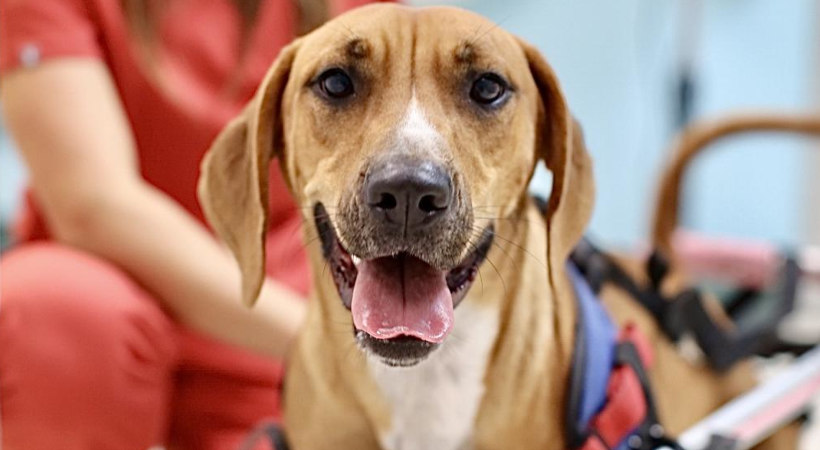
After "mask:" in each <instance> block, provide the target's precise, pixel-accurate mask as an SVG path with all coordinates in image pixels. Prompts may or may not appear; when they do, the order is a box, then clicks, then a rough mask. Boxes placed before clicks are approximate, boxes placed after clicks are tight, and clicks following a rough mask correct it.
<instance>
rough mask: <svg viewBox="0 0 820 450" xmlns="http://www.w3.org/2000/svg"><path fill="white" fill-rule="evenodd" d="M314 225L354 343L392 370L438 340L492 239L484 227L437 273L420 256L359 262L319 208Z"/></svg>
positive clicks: (399, 255)
mask: <svg viewBox="0 0 820 450" xmlns="http://www.w3.org/2000/svg"><path fill="white" fill-rule="evenodd" d="M314 220H315V222H316V227H317V230H318V231H319V236H320V239H321V242H322V252H323V254H324V257H325V259H326V261H327V262H328V267H329V269H330V272H331V275H332V278H333V281H334V282H335V284H336V288H337V290H338V292H339V296H340V297H341V300H342V304H343V305H344V306H345V307H346V308H347V309H348V310H350V312H351V316H352V318H353V332H354V334H355V340H356V342H357V343H358V345H359V347H361V348H362V350H364V351H365V353H367V354H369V355H371V356H374V357H376V358H377V359H378V360H380V361H381V362H383V363H384V364H386V365H388V366H394V367H408V366H413V365H415V364H418V363H419V362H421V361H423V360H424V359H425V358H427V357H428V356H429V355H430V354H431V353H432V352H433V351H435V349H437V348H438V347H439V346H440V344H441V343H442V342H443V341H444V339H445V338H446V337H447V335H448V334H449V333H450V331H451V330H452V328H453V322H454V316H453V311H454V309H455V308H456V307H457V306H458V305H459V304H460V303H461V301H462V300H463V299H464V297H465V295H466V294H467V292H468V291H469V289H470V287H471V286H472V284H473V282H474V281H475V278H476V276H477V274H478V269H479V267H480V265H481V263H482V262H483V261H484V259H485V258H486V256H487V253H488V252H489V249H490V247H491V245H492V240H493V229H492V226H488V227H487V228H486V229H485V230H484V231H483V232H482V234H481V236H480V238H479V240H478V241H477V242H478V243H477V244H476V245H471V247H470V249H471V251H470V252H469V253H468V254H467V256H465V257H464V258H463V259H462V260H461V261H460V262H457V263H456V264H452V266H451V267H448V268H445V269H444V270H441V269H439V268H436V267H434V266H433V265H432V264H430V263H429V262H428V260H426V259H425V258H424V255H417V254H410V253H409V252H404V251H400V252H398V253H396V252H395V250H391V252H390V253H388V254H386V255H378V254H377V255H371V256H372V257H370V258H360V257H358V256H356V255H354V254H351V253H350V252H349V251H348V250H347V249H346V248H345V247H344V246H343V245H342V243H341V240H340V239H339V236H338V235H337V234H336V229H335V228H334V226H333V223H332V222H331V220H330V218H329V216H328V214H327V212H326V211H325V208H324V206H322V205H321V204H317V205H316V207H315V208H314ZM431 250H435V249H431Z"/></svg>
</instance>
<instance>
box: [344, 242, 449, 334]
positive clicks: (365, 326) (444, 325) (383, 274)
mask: <svg viewBox="0 0 820 450" xmlns="http://www.w3.org/2000/svg"><path fill="white" fill-rule="evenodd" d="M358 270H359V274H358V276H357V277H356V284H355V285H354V286H353V300H352V305H351V311H352V312H353V324H354V325H356V328H358V329H359V330H362V331H364V332H366V333H367V334H369V335H371V336H373V337H375V338H377V339H390V338H394V337H396V336H401V335H405V336H413V337H416V338H419V339H423V340H425V341H427V342H432V343H440V342H442V341H443V340H444V338H445V337H446V336H447V334H449V333H450V330H451V329H452V328H453V297H452V295H451V294H450V290H449V289H448V288H447V281H446V280H445V278H444V273H443V272H441V271H439V270H436V269H434V268H433V267H431V266H430V265H428V264H427V263H425V262H424V261H421V260H420V259H417V258H413V257H412V256H405V257H403V258H391V257H388V258H379V259H374V260H370V261H362V262H361V264H359V266H358Z"/></svg>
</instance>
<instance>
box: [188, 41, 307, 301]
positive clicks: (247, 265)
mask: <svg viewBox="0 0 820 450" xmlns="http://www.w3.org/2000/svg"><path fill="white" fill-rule="evenodd" d="M298 48H299V41H298V40H297V41H294V42H293V43H291V44H290V45H288V46H287V47H285V48H284V49H282V51H281V52H280V53H279V56H278V57H277V59H276V61H275V62H274V63H273V65H272V66H271V68H270V69H269V70H268V73H267V74H266V75H265V78H264V80H263V81H262V84H261V85H260V86H259V88H258V90H257V91H256V94H255V95H254V97H253V99H252V100H251V101H250V102H249V103H248V105H247V106H246V107H245V109H244V110H243V111H242V113H241V114H240V115H239V116H238V117H236V118H235V119H233V120H232V121H231V122H230V123H229V124H228V125H227V126H226V127H225V128H224V129H223V130H222V132H221V133H220V134H219V136H218V137H217V138H216V140H215V141H214V143H213V144H212V145H211V148H210V149H209V150H208V153H207V154H206V155H205V158H204V159H203V161H202V166H201V170H200V178H199V186H198V195H199V202H200V204H201V206H202V209H203V211H204V213H205V217H206V218H207V220H208V222H209V223H210V224H211V226H212V227H213V229H214V230H215V231H216V233H217V234H218V235H219V237H220V238H221V239H222V240H223V241H225V243H226V244H227V245H228V247H229V248H230V249H231V251H232V252H233V254H234V256H235V257H236V260H237V262H238V263H239V268H240V270H241V272H242V301H243V302H244V303H245V304H246V305H249V306H250V305H253V303H254V302H255V301H256V297H257V296H258V295H259V290H260V289H261V287H262V282H263V280H264V277H265V233H266V232H267V229H268V226H267V225H268V173H269V165H270V162H271V159H272V158H274V157H276V156H278V155H280V154H281V153H282V151H283V148H284V138H283V136H282V117H281V105H282V95H283V93H284V91H285V86H287V82H288V77H289V75H290V70H291V66H292V64H293V59H294V57H295V56H296V52H297V50H298Z"/></svg>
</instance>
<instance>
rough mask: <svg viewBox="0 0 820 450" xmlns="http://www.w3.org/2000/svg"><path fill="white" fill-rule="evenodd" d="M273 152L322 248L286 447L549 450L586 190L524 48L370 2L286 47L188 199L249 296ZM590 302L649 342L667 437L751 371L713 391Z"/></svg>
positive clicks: (430, 14)
mask: <svg viewBox="0 0 820 450" xmlns="http://www.w3.org/2000/svg"><path fill="white" fill-rule="evenodd" d="M272 158H278V159H279V162H280V164H281V167H282V170H283V173H284V176H285V179H286V180H287V182H288V184H289V186H290V188H291V190H292V192H293V195H294V196H295V198H296V199H297V200H298V203H299V204H300V205H302V206H306V207H308V208H307V209H305V211H306V214H305V233H306V235H307V236H308V237H315V236H319V237H320V238H321V239H320V243H321V246H320V245H318V244H317V245H311V246H310V257H311V258H310V259H311V264H312V270H313V274H314V290H313V292H314V296H313V300H312V303H311V308H310V313H309V316H308V320H307V323H306V326H305V329H304V332H303V333H302V335H301V337H300V339H299V342H298V346H297V348H296V350H295V351H294V354H293V357H292V359H291V361H290V365H289V372H288V379H287V387H286V396H285V402H286V404H285V410H286V429H287V432H288V435H289V438H290V441H291V443H292V445H293V447H294V448H295V449H297V450H301V449H377V448H385V449H396V450H398V449H401V450H413V449H419V450H421V449H436V450H448V449H453V450H455V449H472V448H476V449H530V448H531V449H539V450H541V449H560V448H565V446H566V445H565V436H564V430H565V428H564V417H565V412H564V409H565V403H566V402H565V399H566V390H567V389H566V387H567V383H568V380H567V376H568V371H569V368H570V362H571V356H572V353H573V345H574V344H573V343H574V327H575V322H576V306H575V294H574V291H573V288H572V286H571V285H570V283H569V281H568V279H567V275H566V273H565V261H566V260H567V256H568V253H569V252H570V251H571V249H572V248H573V246H574V245H575V244H576V242H577V241H578V240H579V238H580V237H581V235H582V233H583V231H584V229H585V227H586V224H587V221H588V219H589V216H590V212H591V209H592V204H593V191H594V188H593V179H592V167H591V163H590V160H589V156H588V155H587V152H586V150H585V148H584V144H583V139H582V136H581V132H580V129H579V127H578V126H577V125H576V123H575V122H574V121H573V119H572V116H571V114H570V112H569V109H568V107H567V104H566V101H565V100H564V97H563V95H562V93H561V89H560V88H559V84H558V81H557V79H556V77H555V75H554V73H553V71H552V69H551V68H550V67H549V65H548V64H547V63H546V62H545V61H544V59H542V57H541V56H540V55H539V54H538V53H537V51H536V50H535V49H533V48H532V47H530V46H529V45H527V44H525V43H524V42H522V41H520V40H518V39H517V38H515V37H513V36H512V35H510V34H508V33H506V32H504V31H502V30H501V29H499V28H498V27H496V26H495V25H494V24H492V23H490V22H488V21H486V20H485V19H483V18H481V17H478V16H476V15H474V14H471V13H468V12H465V11H462V10H458V9H453V8H431V9H419V10H416V9H410V8H406V7H401V6H386V5H379V6H371V7H366V8H362V9H358V10H356V11H353V12H350V13H348V14H346V15H344V16H341V17H339V18H338V19H336V20H333V21H331V22H329V23H328V24H326V25H325V26H323V27H321V28H320V29H318V30H316V31H315V32H313V33H311V34H309V35H307V36H305V37H303V38H301V39H298V40H297V41H295V42H294V43H293V44H291V45H290V46H288V47H287V48H285V49H284V50H283V51H282V53H281V54H280V56H279V58H278V60H277V61H276V63H275V64H274V65H273V67H272V68H271V70H270V72H269V73H268V75H267V77H266V78H265V81H264V82H263V84H262V86H261V87H260V89H259V91H258V93H257V96H256V97H255V99H254V100H253V101H252V102H251V103H250V104H249V106H248V107H247V108H246V110H245V112H244V113H243V115H242V116H240V117H239V118H237V119H235V120H234V121H233V122H232V123H231V124H230V125H228V127H227V128H226V129H225V130H224V131H223V132H222V134H221V135H220V136H219V138H218V139H217V140H216V142H215V143H214V145H213V148H212V149H211V151H210V153H209V155H208V157H207V159H206V161H205V163H204V166H203V182H202V184H201V188H200V189H201V190H200V195H201V199H202V202H203V206H204V208H205V210H206V213H207V215H208V217H209V219H210V221H211V223H212V224H213V226H214V227H215V229H216V231H217V232H218V233H219V234H220V236H222V238H223V239H224V240H225V241H226V242H227V243H228V244H229V246H230V247H231V249H232V250H233V251H234V253H235V254H236V256H237V259H238V261H239V263H240V266H241V269H242V272H243V276H244V282H243V287H242V291H243V297H244V299H245V300H246V301H247V302H249V303H252V302H253V299H254V298H255V297H256V294H257V292H258V290H259V288H260V284H261V282H262V279H263V261H264V254H263V251H264V246H263V238H264V234H265V229H266V223H267V213H266V205H267V201H266V200H267V174H268V165H269V163H270V162H271V159H272ZM539 159H540V160H543V161H544V162H545V163H546V165H547V167H548V168H549V169H550V170H551V171H552V173H553V176H554V181H553V188H552V196H551V198H550V201H549V207H548V213H547V216H546V217H543V216H542V215H541V214H539V212H538V211H537V209H536V208H535V207H534V206H533V204H532V203H531V202H530V200H529V198H528V194H527V184H528V182H529V180H530V177H531V175H532V172H533V169H534V167H535V164H536V162H537V161H538V160H539ZM636 276H639V274H638V273H636ZM476 278H478V280H477V281H478V282H477V283H473V282H474V281H476ZM473 284H475V285H473ZM669 288H670V289H671V288H672V287H671V286H670V287H669ZM603 296H604V298H605V300H604V301H605V303H606V306H607V308H608V309H609V311H610V312H611V314H612V316H613V317H614V318H615V320H616V321H617V322H618V323H625V322H627V321H631V322H634V323H636V324H637V326H638V327H639V328H641V329H642V330H643V331H644V333H645V334H646V335H648V336H649V337H650V338H652V342H653V346H654V350H655V365H654V368H653V370H652V371H651V379H652V382H653V384H654V387H655V391H656V401H657V403H658V406H659V409H660V415H661V419H662V422H663V423H664V424H665V425H666V427H667V430H669V431H670V432H671V433H673V434H674V433H677V432H679V431H681V430H682V429H683V428H684V427H686V426H688V425H690V424H692V423H693V422H694V421H696V420H697V419H698V418H700V417H702V416H704V415H705V414H706V413H707V412H708V411H710V410H711V409H713V408H714V407H716V406H717V405H719V404H720V403H721V402H723V401H725V400H726V399H727V398H729V397H730V396H732V395H735V394H737V393H738V392H739V391H741V390H742V389H745V388H747V387H748V386H749V385H750V383H751V378H750V376H749V375H750V374H749V371H748V370H745V368H739V369H737V370H736V371H735V372H734V373H733V374H732V375H730V376H726V377H716V376H714V375H712V374H711V373H710V372H709V371H708V370H707V369H705V368H704V367H701V366H697V365H692V364H689V363H687V362H686V361H684V360H683V359H682V358H681V357H680V356H678V353H677V352H676V351H675V348H674V347H673V346H672V345H671V344H670V343H668V341H666V340H664V339H663V338H662V337H661V334H660V333H659V332H658V330H657V328H656V327H655V325H654V322H653V321H652V320H651V319H650V317H649V316H648V315H647V314H646V313H645V312H644V311H643V309H642V308H641V307H639V306H638V305H636V304H635V303H634V302H633V300H632V299H630V298H629V297H628V296H626V295H625V294H624V293H622V292H620V291H618V290H616V289H614V288H608V289H605V290H604V292H603ZM356 347H358V349H357V348H356ZM359 350H363V351H359Z"/></svg>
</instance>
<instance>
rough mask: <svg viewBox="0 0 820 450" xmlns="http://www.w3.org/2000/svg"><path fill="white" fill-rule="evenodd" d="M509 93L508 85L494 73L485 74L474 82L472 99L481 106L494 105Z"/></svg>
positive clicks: (471, 91)
mask: <svg viewBox="0 0 820 450" xmlns="http://www.w3.org/2000/svg"><path fill="white" fill-rule="evenodd" d="M506 93H507V83H506V82H505V81H504V80H503V79H502V78H501V77H500V76H498V75H496V74H494V73H485V74H484V75H481V76H480V77H478V79H477V80H475V81H474V82H473V87H472V88H471V89H470V98H471V99H473V101H474V102H476V103H478V104H481V105H492V104H493V103H495V102H497V101H498V100H500V99H501V98H503V97H504V94H506Z"/></svg>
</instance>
